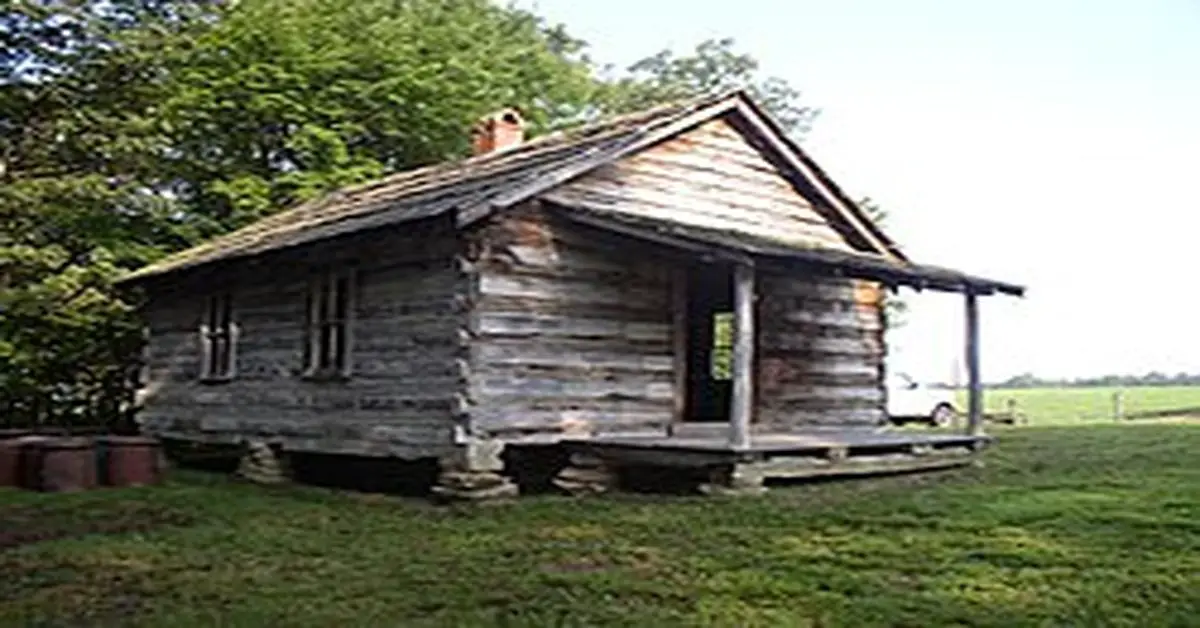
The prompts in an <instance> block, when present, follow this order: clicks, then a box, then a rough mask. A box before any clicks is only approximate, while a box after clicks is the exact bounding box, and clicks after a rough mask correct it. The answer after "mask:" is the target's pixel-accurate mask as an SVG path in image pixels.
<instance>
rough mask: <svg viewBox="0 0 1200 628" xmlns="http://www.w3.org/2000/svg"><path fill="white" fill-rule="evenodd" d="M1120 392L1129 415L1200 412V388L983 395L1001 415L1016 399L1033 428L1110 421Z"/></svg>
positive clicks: (1048, 390) (1027, 390)
mask: <svg viewBox="0 0 1200 628" xmlns="http://www.w3.org/2000/svg"><path fill="white" fill-rule="evenodd" d="M1118 390H1121V391H1122V392H1123V393H1124V405H1125V412H1126V413H1137V412H1149V411H1156V410H1174V409H1185V408H1200V386H1155V387H1150V386H1145V387H1129V388H1124V389H1118V388H1024V389H1013V390H999V389H989V390H986V391H985V392H984V407H985V409H986V410H987V411H993V412H1000V411H1003V410H1005V409H1006V408H1007V405H1006V404H1007V403H1008V400H1009V399H1015V400H1016V401H1017V408H1018V409H1019V410H1020V411H1021V412H1023V413H1025V415H1026V416H1027V417H1029V423H1030V424H1032V425H1062V424H1071V423H1094V422H1098V421H1111V420H1112V416H1113V394H1114V393H1116V392H1117V391H1118ZM959 399H960V402H963V405H964V407H965V400H966V393H965V392H960V393H959Z"/></svg>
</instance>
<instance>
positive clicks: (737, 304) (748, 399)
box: [729, 264, 754, 449]
mask: <svg viewBox="0 0 1200 628" xmlns="http://www.w3.org/2000/svg"><path fill="white" fill-rule="evenodd" d="M733 310H734V315H733V316H734V319H733V321H734V322H733V395H732V397H733V398H732V399H731V407H730V408H729V446H730V447H732V448H734V449H744V448H747V447H749V446H750V418H751V416H752V415H753V413H754V267H753V266H751V265H749V264H738V265H737V266H734V269H733Z"/></svg>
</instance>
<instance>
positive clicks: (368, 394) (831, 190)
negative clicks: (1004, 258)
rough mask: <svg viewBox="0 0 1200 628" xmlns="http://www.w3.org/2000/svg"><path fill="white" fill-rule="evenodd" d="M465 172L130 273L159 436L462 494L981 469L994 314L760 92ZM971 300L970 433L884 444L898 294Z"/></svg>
mask: <svg viewBox="0 0 1200 628" xmlns="http://www.w3.org/2000/svg"><path fill="white" fill-rule="evenodd" d="M473 132H474V134H475V137H474V154H473V155H472V156H471V157H468V158H466V159H463V160H460V161H456V162H451V163H445V164H440V165H434V166H431V167H425V168H420V169H416V170H412V171H408V172H401V173H399V174H394V175H392V176H389V177H387V178H384V179H381V180H379V181H376V182H372V183H368V184H364V185H359V186H356V187H351V188H347V189H342V190H338V191H335V192H332V193H330V194H327V195H325V196H323V197H321V198H318V199H316V200H313V201H311V202H307V203H304V204H302V205H299V206H297V207H294V208H291V209H287V210H285V211H281V212H280V213H277V214H274V215H272V216H270V217H268V218H265V219H262V220H260V221H258V222H256V223H253V224H251V225H249V226H246V227H244V228H242V229H240V230H237V231H234V232H231V233H229V234H227V235H224V236H221V237H217V238H215V239H213V240H211V241H208V242H205V243H202V244H200V245H198V246H196V247H194V248H191V249H188V250H185V251H182V252H179V253H177V254H174V255H171V256H169V257H166V258H165V259H163V260H161V261H159V262H156V263H153V264H151V265H149V266H146V267H144V268H142V269H140V270H137V271H135V272H133V273H131V274H130V275H129V276H128V277H126V278H125V279H124V280H123V283H124V284H125V285H127V286H130V287H134V288H137V289H139V290H140V291H141V294H142V295H143V296H144V307H143V309H142V314H143V316H144V320H145V323H146V325H147V327H148V331H149V335H148V344H147V348H146V355H145V368H144V374H143V382H144V388H143V390H142V404H143V413H142V418H141V420H142V425H143V430H144V431H145V432H146V433H149V434H153V435H156V436H159V437H161V438H164V439H178V440H183V441H193V442H205V443H228V444H240V445H243V446H246V447H248V448H250V449H251V450H252V451H253V452H257V453H256V456H258V458H259V459H262V458H263V457H264V456H265V457H266V458H271V457H272V456H287V455H289V454H341V455H351V456H362V457H380V458H392V459H402V460H419V459H436V460H437V461H438V463H439V465H440V469H441V472H440V475H439V478H438V480H437V482H436V485H435V487H434V491H435V493H436V494H439V495H442V496H445V497H460V498H467V499H477V498H486V497H495V496H506V495H512V494H513V493H514V492H515V491H516V490H517V488H516V485H515V484H514V483H513V481H512V479H511V477H510V475H511V474H510V473H509V472H508V471H507V470H506V467H505V462H504V460H505V457H504V456H503V454H504V452H505V450H506V449H511V448H520V447H525V446H533V445H537V446H543V447H552V448H558V449H559V450H561V451H563V452H567V454H569V455H568V456H566V459H567V460H568V462H567V464H566V465H565V466H564V467H563V469H562V470H561V473H560V474H559V476H558V479H557V482H558V484H559V485H560V486H561V487H563V488H565V489H567V490H572V491H576V490H578V491H586V490H603V489H604V488H607V487H609V486H612V483H613V481H614V477H616V476H617V475H618V474H629V473H634V474H636V473H638V470H639V469H649V468H651V467H675V468H681V469H685V470H687V471H688V472H689V473H693V472H694V473H695V474H696V477H698V478H700V479H701V480H700V483H699V485H700V486H702V487H704V488H705V490H709V491H726V492H730V491H744V492H757V491H759V490H761V487H762V482H763V480H764V479H765V478H771V477H813V476H822V475H843V474H854V473H866V472H878V471H900V470H915V469H933V468H944V467H949V466H954V465H959V464H963V463H965V462H968V461H970V460H971V459H973V457H974V456H977V455H979V453H978V452H979V451H981V450H982V449H983V448H984V446H985V445H986V444H987V443H988V442H989V438H988V436H987V435H985V434H984V433H983V432H982V423H981V403H982V401H981V395H982V391H981V385H980V376H979V341H978V337H979V326H978V302H977V300H978V297H980V296H985V295H992V294H1008V295H1016V296H1020V295H1022V294H1023V291H1024V289H1023V288H1022V287H1021V286H1018V285H1014V284H1010V283H1005V282H1002V281H996V280H991V279H985V278H981V277H977V276H972V275H968V274H965V273H962V272H957V271H954V270H950V269H946V268H942V267H935V266H929V265H925V264H919V263H916V262H914V261H912V260H910V259H909V258H908V256H906V254H905V253H903V252H902V251H901V249H900V247H899V246H898V245H897V244H896V243H895V242H893V241H892V240H891V239H889V238H888V236H887V235H886V234H885V233H884V232H883V231H882V230H881V229H880V227H879V225H877V224H876V223H875V222H874V221H872V219H871V218H870V217H869V216H867V215H865V213H864V212H863V211H862V209H861V208H860V207H858V206H857V205H856V204H855V202H854V201H853V200H851V199H850V198H849V197H848V196H847V195H846V193H844V192H843V191H842V189H841V188H839V187H838V185H837V184H836V183H835V182H834V181H832V180H831V179H830V177H829V176H828V175H827V174H826V173H825V172H824V171H823V170H822V169H821V168H820V167H819V166H818V165H817V164H816V163H815V162H814V161H813V160H812V159H811V158H810V157H809V155H808V154H807V153H806V152H805V151H804V150H802V149H801V148H800V147H799V146H798V145H797V144H796V143H795V142H793V141H792V140H790V139H789V138H788V136H787V135H786V134H785V133H784V132H783V131H782V130H781V128H780V127H779V125H778V124H777V123H776V122H775V121H774V120H773V119H772V118H771V116H770V115H769V114H767V113H766V112H765V111H764V110H763V109H762V108H761V107H760V106H759V105H757V104H756V103H755V102H754V101H753V100H752V99H751V98H750V97H749V96H747V95H746V94H745V93H744V92H740V91H739V92H732V93H726V94H721V95H716V96H710V97H706V98H697V99H693V100H689V101H686V102H679V103H673V104H669V105H664V106H660V107H656V108H653V109H650V110H647V111H643V112H639V113H635V114H630V115H623V116H618V117H614V118H610V119H606V120H601V121H599V122H595V123H591V124H587V125H584V126H581V127H578V128H575V129H571V130H566V131H560V132H554V133H550V134H547V135H543V136H541V137H537V138H534V139H529V140H526V139H525V138H524V126H523V122H522V119H521V116H520V113H519V112H517V111H515V110H511V109H510V110H504V111H501V112H499V113H497V114H494V115H491V116H488V117H486V118H484V119H483V120H481V122H480V124H479V125H477V127H476V128H475V129H474V130H473ZM900 286H907V287H911V288H915V289H918V290H940V291H951V292H958V293H961V294H963V295H964V299H965V318H966V325H965V336H966V350H965V357H966V363H967V365H968V367H969V368H968V369H967V370H968V376H969V382H970V403H969V404H968V409H967V412H966V414H967V419H968V420H967V421H966V429H965V430H961V431H956V432H955V433H940V432H939V433H934V432H920V431H914V430H905V431H892V430H889V429H887V428H886V425H885V424H886V423H887V416H886V410H885V408H886V399H885V394H886V393H885V387H884V368H885V366H884V357H885V354H886V348H885V343H884V334H883V332H884V327H885V320H884V309H883V307H882V302H883V298H884V295H885V293H886V292H885V291H887V290H889V289H895V288H897V287H900Z"/></svg>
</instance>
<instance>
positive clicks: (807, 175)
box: [737, 103, 891, 252]
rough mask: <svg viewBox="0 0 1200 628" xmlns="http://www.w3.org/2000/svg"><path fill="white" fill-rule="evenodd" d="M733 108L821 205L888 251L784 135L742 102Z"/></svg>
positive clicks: (871, 242) (863, 236) (877, 246)
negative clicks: (819, 196)
mask: <svg viewBox="0 0 1200 628" xmlns="http://www.w3.org/2000/svg"><path fill="white" fill-rule="evenodd" d="M737 110H738V112H739V113H740V114H741V117H740V119H741V120H742V121H744V122H745V123H746V124H747V125H748V126H749V127H750V128H751V129H752V130H754V131H757V133H756V135H757V136H759V137H761V138H762V141H763V142H764V143H765V144H766V145H767V146H769V147H770V148H771V149H774V153H775V155H776V156H777V157H778V158H780V159H781V160H782V161H784V162H786V163H787V165H789V166H791V167H792V168H793V169H795V170H796V171H797V172H799V173H800V174H801V175H802V176H803V177H804V179H805V180H806V182H807V183H809V184H810V185H812V186H813V187H814V188H815V189H817V190H819V191H820V192H821V193H822V196H824V199H823V200H824V202H825V204H827V206H829V207H834V208H836V209H837V210H838V213H839V215H840V217H841V218H842V220H845V221H846V222H847V223H849V225H850V226H851V228H853V229H854V230H855V232H856V234H857V235H859V236H860V237H862V238H864V239H865V240H866V241H867V242H869V243H870V244H871V246H872V247H873V248H875V250H876V251H879V252H890V251H891V249H890V247H888V243H887V242H885V241H883V239H882V238H880V237H879V236H878V235H877V234H876V233H874V232H873V231H872V230H871V228H870V227H869V225H867V224H866V223H864V221H862V220H860V219H859V217H858V215H857V214H856V213H855V212H854V211H853V210H852V209H851V208H849V207H847V206H846V204H845V203H844V202H842V199H841V198H839V195H838V194H836V193H834V192H833V191H832V190H830V189H829V186H827V185H825V183H824V182H823V181H822V180H821V177H818V176H817V175H816V173H815V172H814V171H813V168H812V167H811V166H810V165H809V164H808V163H806V162H805V160H804V159H802V156H801V155H799V154H797V153H796V151H795V150H792V147H791V146H788V145H787V142H788V140H787V139H786V138H784V137H783V136H781V135H779V134H777V133H773V132H771V129H770V128H769V124H768V123H767V122H766V121H765V120H763V119H762V118H761V117H760V116H759V115H758V114H757V113H756V112H755V111H754V110H753V109H752V108H751V107H750V106H749V105H746V104H745V103H739V104H738V105H737Z"/></svg>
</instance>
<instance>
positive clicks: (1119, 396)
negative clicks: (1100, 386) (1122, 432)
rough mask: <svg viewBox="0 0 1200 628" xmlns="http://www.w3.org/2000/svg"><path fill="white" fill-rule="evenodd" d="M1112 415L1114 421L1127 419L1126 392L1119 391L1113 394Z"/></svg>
mask: <svg viewBox="0 0 1200 628" xmlns="http://www.w3.org/2000/svg"><path fill="white" fill-rule="evenodd" d="M1112 404H1113V405H1112V413H1113V420H1114V421H1120V420H1121V419H1124V418H1125V392H1124V391H1121V390H1118V391H1117V392H1114V393H1113V398H1112Z"/></svg>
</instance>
